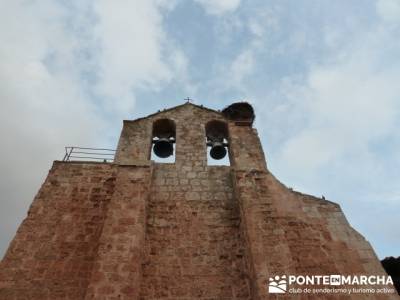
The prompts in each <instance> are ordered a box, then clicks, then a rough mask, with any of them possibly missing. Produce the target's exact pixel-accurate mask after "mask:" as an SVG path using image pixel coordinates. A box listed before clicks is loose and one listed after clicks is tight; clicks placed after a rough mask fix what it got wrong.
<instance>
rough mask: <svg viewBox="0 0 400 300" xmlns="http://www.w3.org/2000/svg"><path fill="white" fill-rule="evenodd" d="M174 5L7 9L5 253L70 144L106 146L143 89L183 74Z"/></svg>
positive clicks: (3, 65) (1, 246)
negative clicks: (170, 20) (167, 22)
mask: <svg viewBox="0 0 400 300" xmlns="http://www.w3.org/2000/svg"><path fill="white" fill-rule="evenodd" d="M172 8H173V7H172V6H171V4H167V3H166V2H165V1H147V0H143V1H134V2H132V1H122V0H121V1H113V2H112V4H111V2H110V1H97V2H96V3H95V4H94V6H92V4H90V3H89V2H83V1H76V2H69V3H68V5H63V4H62V3H60V2H55V1H50V0H41V1H35V2H31V1H29V2H27V1H9V2H7V3H3V4H2V9H1V10H0V18H1V20H2V24H3V26H1V27H0V36H1V37H2V41H1V44H0V82H1V83H0V84H1V88H0V101H1V106H2V109H1V110H0V120H1V126H0V136H1V139H2V147H1V148H0V155H1V157H2V159H1V160H0V168H1V170H2V174H3V177H2V180H1V182H0V190H1V191H2V194H1V207H2V209H1V210H0V221H1V224H0V242H1V243H0V253H1V252H3V251H4V250H5V249H6V247H7V243H8V241H9V240H10V238H11V237H12V236H13V235H14V233H15V230H16V228H17V226H18V225H19V224H20V222H21V220H22V218H23V217H24V216H25V214H26V211H27V208H28V205H29V204H30V203H31V201H32V199H33V196H34V194H35V192H36V191H37V189H38V188H39V185H40V183H41V182H42V181H43V179H44V177H45V175H46V171H47V170H48V169H49V167H50V165H51V163H52V161H53V160H54V159H60V158H62V155H63V150H64V146H66V145H78V146H93V147H96V146H98V147H100V146H106V145H104V144H102V143H105V142H106V138H105V136H106V135H107V134H108V133H107V127H108V126H118V125H119V124H120V122H121V119H122V118H123V117H125V118H129V117H130V114H131V113H132V111H133V108H134V105H135V90H136V89H137V88H142V87H149V86H150V87H151V88H152V89H156V88H158V87H159V86H160V85H162V84H163V83H165V82H168V81H169V80H171V79H172V78H173V77H174V76H175V75H174V71H175V70H180V72H181V73H182V72H184V69H185V64H187V62H186V61H185V56H184V54H183V53H182V52H179V49H176V48H175V47H173V46H171V45H169V44H168V41H167V40H166V34H165V32H164V31H163V30H162V19H163V18H162V12H163V10H164V9H165V10H171V9H172ZM176 53H179V54H176ZM106 117H107V118H106ZM111 122H113V123H111ZM114 122H115V124H114Z"/></svg>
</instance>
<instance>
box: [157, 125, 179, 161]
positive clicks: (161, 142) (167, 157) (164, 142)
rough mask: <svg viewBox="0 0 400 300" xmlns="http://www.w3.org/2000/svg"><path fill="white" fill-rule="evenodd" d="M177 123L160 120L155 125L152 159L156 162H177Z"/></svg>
mask: <svg viewBox="0 0 400 300" xmlns="http://www.w3.org/2000/svg"><path fill="white" fill-rule="evenodd" d="M175 139H176V126H175V122H174V121H173V120H170V119H158V120H156V121H154V123H153V132H152V145H153V147H152V152H151V159H152V160H155V161H156V162H175Z"/></svg>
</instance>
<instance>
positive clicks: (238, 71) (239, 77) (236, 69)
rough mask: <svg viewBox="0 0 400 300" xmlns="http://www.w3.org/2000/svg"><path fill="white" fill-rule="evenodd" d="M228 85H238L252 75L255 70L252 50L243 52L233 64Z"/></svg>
mask: <svg viewBox="0 0 400 300" xmlns="http://www.w3.org/2000/svg"><path fill="white" fill-rule="evenodd" d="M230 68H231V70H230V72H229V77H230V78H231V79H230V80H231V81H228V82H227V83H228V85H234V86H236V87H238V86H240V85H241V84H242V81H243V79H244V78H245V77H246V76H248V75H250V74H251V73H252V72H253V70H254V54H253V51H252V50H244V51H243V52H241V53H240V54H239V55H238V56H237V57H236V58H235V60H234V61H233V62H232V64H231V67H230Z"/></svg>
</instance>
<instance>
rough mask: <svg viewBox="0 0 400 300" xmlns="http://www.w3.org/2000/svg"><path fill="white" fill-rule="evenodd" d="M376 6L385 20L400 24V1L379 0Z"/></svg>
mask: <svg viewBox="0 0 400 300" xmlns="http://www.w3.org/2000/svg"><path fill="white" fill-rule="evenodd" d="M376 6H377V11H378V13H379V15H380V16H381V17H382V18H383V19H384V20H385V21H387V22H391V23H398V24H400V1H398V0H379V1H378V2H377V5H376Z"/></svg>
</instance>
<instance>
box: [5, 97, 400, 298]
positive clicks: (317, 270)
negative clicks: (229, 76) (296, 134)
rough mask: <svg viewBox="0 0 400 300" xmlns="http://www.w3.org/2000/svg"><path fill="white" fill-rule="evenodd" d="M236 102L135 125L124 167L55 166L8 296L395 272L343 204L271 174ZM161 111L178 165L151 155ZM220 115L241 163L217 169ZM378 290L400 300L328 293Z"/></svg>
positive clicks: (227, 286) (255, 293)
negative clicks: (209, 145) (212, 153)
mask: <svg viewBox="0 0 400 300" xmlns="http://www.w3.org/2000/svg"><path fill="white" fill-rule="evenodd" d="M235 109H236V108H235ZM235 109H232V110H231V111H230V113H231V114H230V115H229V120H228V119H225V117H224V115H223V114H222V113H220V112H217V111H214V110H210V109H207V108H203V107H199V106H196V105H193V104H190V103H187V104H184V105H181V106H178V107H175V108H173V109H169V110H165V111H162V112H159V113H157V114H154V115H151V116H148V117H146V118H142V119H138V120H135V121H125V122H124V126H123V129H122V132H121V137H120V140H119V143H118V149H117V153H116V157H115V163H114V164H108V163H84V162H79V163H78V162H55V163H54V165H53V167H52V169H51V170H50V172H49V175H48V177H47V179H46V181H45V183H44V184H43V186H42V187H41V189H40V191H39V193H38V194H37V196H36V197H35V200H34V201H33V204H32V206H31V208H30V210H29V212H28V216H27V218H26V219H25V220H24V222H23V223H22V224H21V226H20V228H19V229H18V232H17V234H16V236H15V238H14V240H13V241H12V242H11V244H10V247H9V249H8V251H7V253H6V255H5V257H4V259H3V260H2V262H1V264H0V299H74V300H77V299H203V300H206V299H208V300H211V299H278V298H285V299H287V298H290V299H292V298H293V299H321V298H322V297H321V296H320V295H314V296H313V295H298V296H291V295H289V294H286V295H272V294H268V290H267V284H268V279H269V277H272V276H275V275H282V274H292V275H296V274H298V275H300V274H301V275H305V274H310V275H324V274H328V275H329V274H343V275H356V274H360V275H361V274H363V275H371V274H373V275H379V274H385V272H384V270H383V268H382V266H381V265H380V263H379V261H378V259H377V258H376V255H375V253H374V251H373V249H372V248H371V246H370V244H369V243H368V242H367V241H366V240H365V239H364V238H363V237H362V236H361V235H360V234H359V233H358V232H356V231H355V230H354V229H353V228H351V226H350V225H349V223H348V222H347V220H346V218H345V216H344V215H343V212H342V211H341V209H340V207H339V206H338V205H337V204H335V203H333V202H330V201H327V200H324V199H319V198H315V197H313V196H309V195H304V194H301V193H298V192H294V191H292V190H290V189H288V188H286V187H285V186H284V185H283V184H282V183H280V182H279V181H278V180H277V179H276V178H275V177H274V176H273V175H272V174H271V173H270V172H269V171H268V169H267V166H266V161H265V157H264V153H263V151H262V148H261V143H260V141H259V138H258V136H257V132H256V130H255V129H254V128H252V127H251V121H252V120H250V121H249V120H246V119H243V116H244V118H245V116H246V114H238V115H241V117H242V119H240V120H235V119H234V116H235V115H236V112H235ZM162 118H168V119H170V120H172V121H174V122H175V127H176V135H175V137H176V157H175V163H169V164H161V163H152V162H150V151H151V145H152V144H151V140H152V126H153V123H154V122H155V121H156V120H159V119H162ZM214 120H217V121H222V122H225V123H226V124H227V128H228V131H229V132H228V142H229V158H230V162H231V166H208V165H207V156H206V153H207V152H206V151H207V149H206V136H205V134H206V131H205V128H206V124H207V123H208V122H210V121H214ZM368 298H370V299H380V298H382V299H398V297H397V296H395V295H382V296H380V297H378V296H377V295H373V296H368V295H361V296H360V295H351V296H345V295H327V296H326V297H325V299H368Z"/></svg>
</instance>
